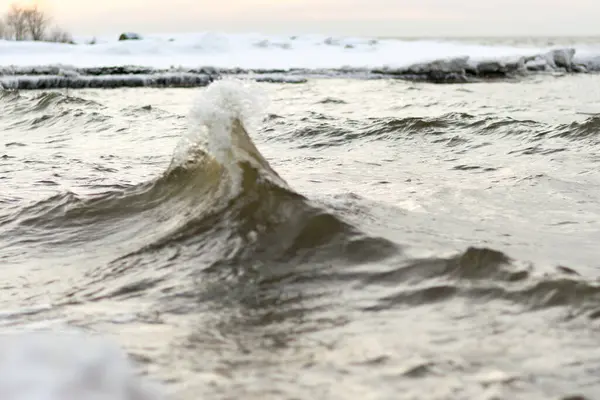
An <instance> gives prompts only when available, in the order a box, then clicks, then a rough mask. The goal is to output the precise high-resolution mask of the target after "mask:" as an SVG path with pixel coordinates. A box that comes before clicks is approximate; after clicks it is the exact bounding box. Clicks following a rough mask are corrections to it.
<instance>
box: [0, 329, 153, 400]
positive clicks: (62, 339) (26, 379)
mask: <svg viewBox="0 0 600 400" xmlns="http://www.w3.org/2000/svg"><path fill="white" fill-rule="evenodd" d="M0 399H6V400H161V399H163V397H162V394H161V393H160V392H159V390H158V387H154V386H150V385H149V384H148V383H147V382H144V381H143V380H141V379H140V378H139V377H138V376H137V375H136V373H135V372H134V370H133V368H132V366H131V365H130V363H129V361H128V359H127V357H126V355H125V354H124V353H123V351H122V350H121V349H120V348H119V347H118V346H116V345H115V344H113V343H111V342H108V341H107V340H105V339H102V338H99V337H95V336H89V335H86V334H83V333H81V332H79V331H65V332H49V331H37V332H28V333H4V334H2V335H0Z"/></svg>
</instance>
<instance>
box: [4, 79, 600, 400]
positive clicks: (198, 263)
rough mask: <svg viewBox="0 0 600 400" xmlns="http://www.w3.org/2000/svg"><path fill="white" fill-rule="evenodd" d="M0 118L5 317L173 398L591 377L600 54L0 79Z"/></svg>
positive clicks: (502, 388)
mask: <svg viewBox="0 0 600 400" xmlns="http://www.w3.org/2000/svg"><path fill="white" fill-rule="evenodd" d="M267 99H268V100H269V102H268V103H267V102H266V100H267ZM190 109H192V111H191V112H190ZM263 111H264V112H263ZM0 131H1V132H2V139H1V141H0V187H2V190H1V191H0V262H1V265H2V266H1V269H0V274H1V275H0V276H2V279H1V281H0V286H1V288H2V291H1V292H0V325H1V326H3V327H4V329H9V328H10V329H29V328H31V327H39V326H44V327H53V326H57V327H58V326H65V325H66V326H75V327H80V328H84V329H87V330H90V331H93V332H98V333H101V334H102V335H105V336H108V337H112V338H114V339H115V340H116V341H117V342H118V343H119V344H120V345H121V346H122V347H123V348H125V349H126V350H127V351H128V352H129V353H130V354H131V355H132V357H133V358H134V359H135V360H136V361H137V362H138V365H140V367H141V369H142V371H143V372H144V373H147V374H149V375H150V376H151V377H152V378H153V379H154V380H156V381H161V382H165V383H166V386H167V389H168V390H169V391H170V392H172V395H173V397H174V398H176V399H198V398H211V399H234V398H244V399H253V398H261V399H265V398H269V399H271V398H272V399H308V398H312V399H315V398H318V399H353V398H360V399H398V398H402V399H425V398H427V399H466V398H469V399H474V398H477V399H492V398H494V399H517V398H519V399H520V398H523V399H525V398H526V399H551V398H556V399H560V398H567V397H568V396H569V395H577V394H581V395H587V396H589V397H590V398H596V397H597V396H598V395H599V394H600V378H599V376H600V375H599V374H598V371H599V368H600V350H599V349H600V346H599V345H600V339H599V337H600V336H598V327H599V325H598V322H597V321H596V319H597V317H598V316H600V303H599V300H600V285H599V281H598V277H599V276H600V273H599V272H600V270H599V269H598V254H599V251H598V243H599V241H600V218H599V217H600V197H599V196H600V172H599V166H600V156H599V155H598V149H599V148H600V80H599V79H598V78H597V77H596V76H591V75H590V76H588V75H581V76H570V77H562V78H551V77H540V78H532V79H528V80H524V81H521V82H513V83H493V84H490V83H486V84H470V85H452V86H438V85H428V84H412V83H406V82H390V81H341V80H326V81H319V80H315V81H310V82H309V83H307V84H304V85H298V86H289V85H276V84H265V85H254V86H245V85H240V84H237V83H235V82H227V81H226V82H219V83H216V84H213V85H211V86H210V87H209V88H207V89H201V90H182V89H177V90H175V89H173V90H170V89H163V90H150V89H134V90H109V91H93V90H89V91H87V90H86V91H73V92H71V93H68V94H67V93H65V92H24V93H21V94H15V93H8V92H6V93H3V94H0Z"/></svg>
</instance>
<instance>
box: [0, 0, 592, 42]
mask: <svg viewBox="0 0 600 400" xmlns="http://www.w3.org/2000/svg"><path fill="white" fill-rule="evenodd" d="M21 1H35V0H21ZM12 2H13V1H12V0H0V8H7V7H8V5H9V4H10V3H12ZM38 2H40V3H43V6H44V7H46V8H47V9H48V10H49V11H50V12H51V14H52V15H53V17H54V19H55V20H56V21H57V23H59V24H60V25H61V26H62V27H64V28H65V29H67V30H69V31H71V33H73V34H74V35H102V34H114V33H120V32H122V31H135V32H139V33H153V32H156V33H162V32H169V33H171V32H172V33H175V32H194V31H206V30H213V31H231V32H234V31H235V32H249V31H251V32H264V33H284V34H301V33H324V34H339V35H344V34H348V35H365V36H472V35H477V36H496V35H507V36H522V35H556V36H560V35H600V24H599V23H598V20H599V19H600V0H568V1H567V0H254V1H251V0H96V1H91V0H38Z"/></svg>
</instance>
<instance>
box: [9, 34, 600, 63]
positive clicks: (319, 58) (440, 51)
mask: <svg viewBox="0 0 600 400" xmlns="http://www.w3.org/2000/svg"><path fill="white" fill-rule="evenodd" d="M78 42H79V44H77V45H68V44H54V43H33V42H8V41H0V66H7V65H16V66H38V65H56V64H63V65H71V66H75V67H96V66H115V65H140V66H147V67H153V68H169V67H171V66H175V67H184V68H190V67H192V68H193V67H199V66H213V67H219V68H244V69H259V68H260V69H289V68H307V69H320V68H327V69H331V68H341V67H352V68H380V67H390V68H399V67H405V66H408V65H411V64H415V63H421V62H427V61H432V60H434V59H447V58H454V57H462V56H468V57H470V58H471V59H497V58H504V59H506V58H510V57H520V56H529V55H535V54H540V53H544V52H547V51H548V50H551V47H519V46H505V45H504V46H500V45H483V44H469V43H464V42H458V41H440V40H394V39H382V40H374V39H370V38H356V37H346V38H339V39H336V38H328V37H326V36H319V35H303V36H298V37H290V36H273V35H271V36H267V35H261V34H219V33H210V32H205V33H195V34H176V35H148V36H143V39H142V40H132V41H121V42H119V41H118V40H117V36H115V37H110V38H99V39H98V40H97V42H96V44H93V45H91V44H87V43H88V42H89V38H81V39H79V40H78ZM573 47H575V49H576V50H577V53H576V59H577V58H579V59H580V60H589V59H594V58H596V59H598V56H600V46H599V45H581V46H578V45H575V46H573Z"/></svg>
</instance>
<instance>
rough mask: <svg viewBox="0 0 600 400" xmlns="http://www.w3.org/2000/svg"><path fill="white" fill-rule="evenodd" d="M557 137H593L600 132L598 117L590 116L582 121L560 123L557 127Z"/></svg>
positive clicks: (599, 119)
mask: <svg viewBox="0 0 600 400" xmlns="http://www.w3.org/2000/svg"><path fill="white" fill-rule="evenodd" d="M557 130H558V133H557V134H556V135H555V136H557V137H566V138H574V139H587V138H595V137H598V136H599V134H600V117H599V116H592V117H590V118H587V119H586V120H585V121H583V122H573V123H570V124H565V125H560V126H559V127H558V129H557Z"/></svg>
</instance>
